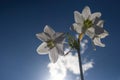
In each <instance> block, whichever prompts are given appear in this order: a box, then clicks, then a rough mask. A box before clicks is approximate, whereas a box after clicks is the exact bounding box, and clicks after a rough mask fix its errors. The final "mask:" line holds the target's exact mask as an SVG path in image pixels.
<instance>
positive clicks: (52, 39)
mask: <svg viewBox="0 0 120 80" xmlns="http://www.w3.org/2000/svg"><path fill="white" fill-rule="evenodd" d="M36 36H37V38H38V39H40V40H41V41H43V43H42V44H41V45H40V46H39V47H38V48H37V52H38V54H48V53H49V58H50V61H51V62H53V63H55V62H56V61H57V59H58V55H64V51H63V42H64V39H65V34H64V33H59V32H55V31H54V30H53V29H52V28H51V27H49V26H48V25H46V26H45V28H44V32H42V33H38V34H36Z"/></svg>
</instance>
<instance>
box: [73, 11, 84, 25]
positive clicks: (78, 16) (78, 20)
mask: <svg viewBox="0 0 120 80" xmlns="http://www.w3.org/2000/svg"><path fill="white" fill-rule="evenodd" d="M74 19H75V22H76V23H80V24H83V21H84V19H83V16H82V14H80V13H79V12H78V11H74Z"/></svg>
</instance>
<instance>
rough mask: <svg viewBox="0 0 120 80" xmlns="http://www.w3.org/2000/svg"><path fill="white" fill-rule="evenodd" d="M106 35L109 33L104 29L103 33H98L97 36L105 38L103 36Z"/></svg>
mask: <svg viewBox="0 0 120 80" xmlns="http://www.w3.org/2000/svg"><path fill="white" fill-rule="evenodd" d="M108 35H109V33H108V32H107V31H106V30H104V33H102V34H100V35H98V37H100V38H105V37H106V36H108Z"/></svg>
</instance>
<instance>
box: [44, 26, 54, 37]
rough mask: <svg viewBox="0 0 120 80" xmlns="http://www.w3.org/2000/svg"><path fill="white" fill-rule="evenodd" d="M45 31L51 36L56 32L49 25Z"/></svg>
mask: <svg viewBox="0 0 120 80" xmlns="http://www.w3.org/2000/svg"><path fill="white" fill-rule="evenodd" d="M44 32H45V33H47V34H49V35H50V36H51V37H52V36H53V35H54V34H55V31H54V30H53V29H52V28H51V27H50V26H48V25H46V26H45V28H44Z"/></svg>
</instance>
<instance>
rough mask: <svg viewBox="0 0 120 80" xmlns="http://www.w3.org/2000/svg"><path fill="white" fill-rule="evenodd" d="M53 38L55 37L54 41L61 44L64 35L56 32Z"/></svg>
mask: <svg viewBox="0 0 120 80" xmlns="http://www.w3.org/2000/svg"><path fill="white" fill-rule="evenodd" d="M54 37H55V41H56V42H57V43H61V42H63V41H64V39H65V34H64V33H60V32H56V33H55V36H54Z"/></svg>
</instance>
